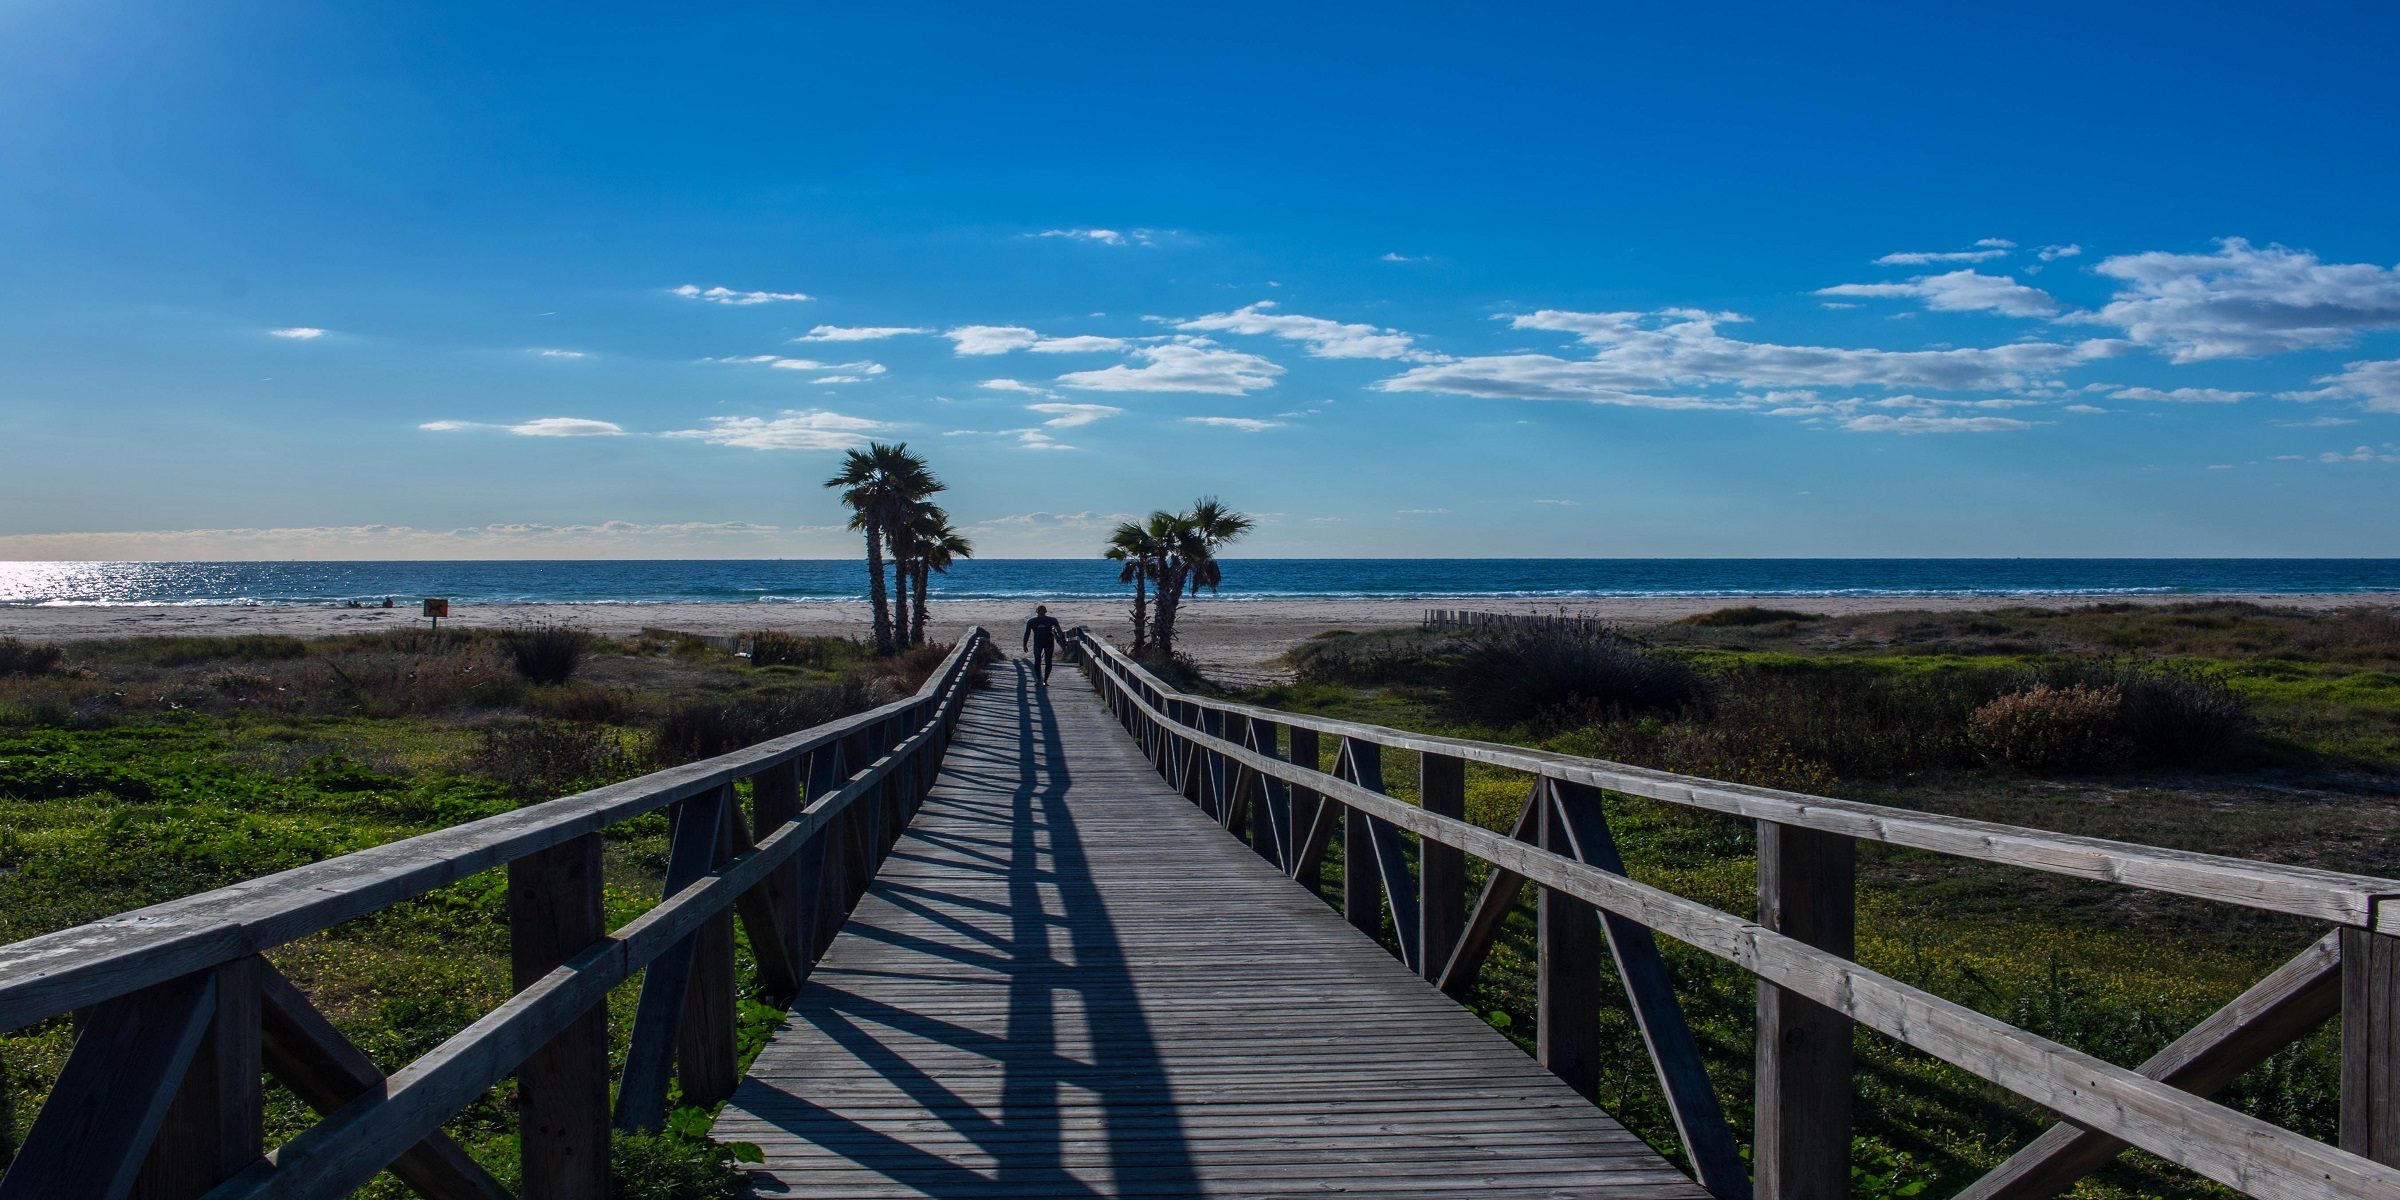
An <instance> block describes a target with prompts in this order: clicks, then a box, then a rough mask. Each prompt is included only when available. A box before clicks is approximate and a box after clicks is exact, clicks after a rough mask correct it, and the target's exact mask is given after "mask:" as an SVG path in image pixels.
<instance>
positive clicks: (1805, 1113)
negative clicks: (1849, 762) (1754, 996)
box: [1751, 821, 1858, 1200]
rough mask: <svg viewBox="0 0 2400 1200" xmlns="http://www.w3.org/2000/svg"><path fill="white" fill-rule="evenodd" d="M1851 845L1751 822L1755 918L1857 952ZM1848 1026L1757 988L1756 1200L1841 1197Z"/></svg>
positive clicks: (1769, 988) (1846, 1177) (1803, 1001)
mask: <svg viewBox="0 0 2400 1200" xmlns="http://www.w3.org/2000/svg"><path fill="white" fill-rule="evenodd" d="M1856 881H1857V849H1856V846H1855V844H1854V843H1853V842H1852V841H1851V839H1849V838H1846V837H1843V836H1841V835H1839V834H1831V833H1824V832H1820V831H1817V830H1811V829H1800V828H1796V827H1793V826H1789V825H1778V824H1776V823H1774V822H1772V821H1761V822H1759V823H1758V921H1759V924H1761V925H1764V926H1765V927H1767V928H1768V929H1772V930H1774V931H1775V932H1777V933H1780V934H1783V935H1784V936H1786V937H1790V938H1794V939H1796V940H1799V941H1802V942H1806V943H1808V944H1809V945H1811V946H1815V947H1817V948H1818V949H1820V950H1827V951H1831V952H1832V953H1834V954H1838V955H1841V956H1842V957H1843V958H1849V957H1851V956H1852V955H1854V954H1856V953H1857V945H1856V943H1857V938H1858V929H1857V924H1858V918H1857V887H1856ZM1850 1027H1851V1022H1850V1019H1849V1018H1848V1017H1845V1016H1843V1015H1842V1014H1840V1013H1837V1012H1835V1011H1834V1010H1832V1009H1830V1008H1827V1007H1825V1006H1824V1005H1822V1004H1818V1003H1817V1002H1815V1001H1813V1000H1809V999H1807V998H1805V997H1803V996H1800V995H1797V994H1795V993H1792V992H1787V991H1785V990H1783V989H1782V988H1779V987H1776V986H1775V985H1773V984H1770V983H1766V982H1763V981H1762V982H1761V983H1760V984H1759V985H1758V1048H1757V1055H1758V1060H1757V1061H1758V1067H1757V1087H1758V1105H1757V1107H1758V1114H1757V1121H1758V1127H1757V1133H1756V1141H1755V1145H1754V1147H1753V1152H1752V1158H1751V1163H1752V1170H1753V1171H1754V1172H1755V1174H1756V1189H1757V1195H1758V1196H1759V1198H1760V1200H1839V1198H1841V1197H1845V1196H1848V1195H1849V1194H1850V1097H1851V1091H1852V1088H1851V1078H1850V1076H1851V1069H1852V1067H1851V1032H1850Z"/></svg>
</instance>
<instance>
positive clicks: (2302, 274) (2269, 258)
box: [2092, 238, 2400, 362]
mask: <svg viewBox="0 0 2400 1200" xmlns="http://www.w3.org/2000/svg"><path fill="white" fill-rule="evenodd" d="M2092 269H2093V270H2094V271H2097V272H2099V273H2100V274H2102V275H2105V276H2107V277H2109V278H2111V279H2115V280H2118V281H2120V282H2121V284H2122V285H2123V286H2122V287H2121V288H2120V289H2119V290H2118V292H2117V293H2116V296H2115V298H2114V299H2112V300H2111V301H2110V302H2109V303H2108V304H2107V305H2106V306H2104V307H2102V308H2101V309H2100V310H2099V312H2097V313H2096V314H2094V317H2093V319H2094V320H2096V321H2098V322H2100V323H2102V324H2108V325H2114V326H2117V327H2119V328H2121V329H2123V330H2124V331H2125V336H2127V337H2128V338H2131V339H2132V340H2134V341H2135V342H2138V343H2140V344H2142V345H2144V346H2150V347H2154V348H2157V349H2159V350H2162V351H2164V352H2165V353H2166V355H2167V357H2168V358H2169V359H2172V360H2173V361H2175V362H2200V361H2204V360H2207V359H2214V358H2241V357H2250V356H2255V355H2261V354H2274V353H2279V352H2282V351H2286V350H2306V349H2313V348H2319V347H2328V346H2342V345H2347V344H2349V343H2350V342H2352V341H2354V340H2356V338H2357V337H2358V336H2359V335H2360V334H2361V333H2363V332H2366V331H2368V330H2375V329H2394V328H2400V269H2394V268H2390V267H2381V266H2376V265H2375V264H2373V263H2328V262H2323V261H2320V260H2319V259H2318V258H2317V256H2316V255H2314V254H2312V253H2309V252H2308V251H2305V250H2292V249H2288V248H2286V247H2283V246H2276V245H2268V246H2263V247H2262V246H2254V245H2252V244H2250V243H2249V242H2248V241H2245V240H2243V239H2241V238H2226V239H2223V240H2221V241H2219V242H2218V243H2217V249H2216V251H2215V253H2212V254H2174V253H2169V252H2166V251H2151V252H2149V253H2146V254H2126V255H2118V256H2116V257H2113V258H2104V259H2102V260H2100V262H2099V263H2098V264H2096V265H2095V266H2094V267H2093V268H2092Z"/></svg>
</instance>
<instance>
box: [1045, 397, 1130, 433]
mask: <svg viewBox="0 0 2400 1200" xmlns="http://www.w3.org/2000/svg"><path fill="white" fill-rule="evenodd" d="M1025 407H1026V409H1027V410H1028V411H1031V412H1037V413H1041V414H1042V415H1044V416H1046V417H1049V418H1050V419H1049V420H1047V421H1044V422H1042V424H1044V425H1049V426H1052V427H1054V428H1058V429H1071V428H1073V427H1075V426H1077V425H1089V424H1091V423H1092V422H1094V421H1105V420H1107V419H1108V418H1110V417H1113V416H1116V415H1117V414H1118V413H1121V412H1124V411H1125V410H1124V409H1121V408H1118V407H1116V406H1114V405H1109V404H1064V403H1059V404H1028V405H1026V406H1025Z"/></svg>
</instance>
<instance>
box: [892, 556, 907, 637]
mask: <svg viewBox="0 0 2400 1200" xmlns="http://www.w3.org/2000/svg"><path fill="white" fill-rule="evenodd" d="M908 574H909V565H908V560H907V559H905V558H901V557H899V556H897V555H895V556H893V558H892V591H893V593H894V595H895V596H896V597H897V598H898V609H897V615H898V618H899V619H898V620H895V621H893V622H892V644H893V645H894V646H896V647H898V648H899V649H902V650H906V649H908V646H909V642H908Z"/></svg>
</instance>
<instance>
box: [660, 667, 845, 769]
mask: <svg viewBox="0 0 2400 1200" xmlns="http://www.w3.org/2000/svg"><path fill="white" fill-rule="evenodd" d="M872 695H873V692H872V681H871V680H869V679H868V678H866V677H864V676H849V677H845V678H844V679H842V680H841V681H840V682H838V683H828V684H815V685H809V686H804V687H797V688H783V689H776V690H773V691H765V692H758V693H753V694H750V695H746V696H741V697H732V698H724V699H708V700H700V701H694V702H691V703H687V704H679V705H676V706H675V707H673V708H671V709H668V710H667V711H666V712H665V713H664V714H663V715H661V716H660V717H659V718H658V720H657V722H656V723H654V724H653V725H652V726H651V730H650V757H651V758H652V760H654V761H655V762H656V764H657V765H659V766H662V767H671V766H676V765H679V764H682V763H687V762H697V761H698V760H700V759H703V758H714V757H716V756H717V755H720V754H726V753H730V752H732V751H735V750H739V749H741V748H742V747H744V746H750V745H755V744H757V743H759V742H763V741H766V740H767V739H768V738H773V737H781V736H783V735H784V734H787V733H793V732H796V731H798V730H802V729H806V728H808V727H810V726H812V725H822V724H824V723H826V722H827V721H833V720H838V719H840V718H842V717H846V716H849V715H850V714H852V713H856V712H863V711H865V710H866V709H868V708H869V707H871V704H870V703H869V701H870V699H871V697H872Z"/></svg>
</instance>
